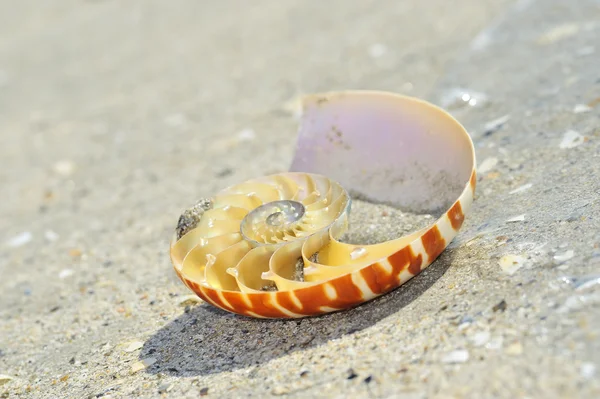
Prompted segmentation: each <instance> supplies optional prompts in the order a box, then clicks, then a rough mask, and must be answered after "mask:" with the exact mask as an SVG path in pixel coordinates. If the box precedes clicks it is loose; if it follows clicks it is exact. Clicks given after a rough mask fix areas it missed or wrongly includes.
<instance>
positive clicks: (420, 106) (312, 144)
mask: <svg viewBox="0 0 600 399" xmlns="http://www.w3.org/2000/svg"><path fill="white" fill-rule="evenodd" d="M475 181H476V175H475V152H474V148H473V143H472V141H471V139H470V137H469V135H468V134H467V132H466V131H465V129H464V128H463V127H462V126H461V125H460V123H458V122H457V121H456V120H455V119H454V118H452V117H451V116H450V115H449V114H448V113H446V112H445V111H443V110H441V109H439V108H438V107H436V106H434V105H432V104H429V103H427V102H424V101H421V100H418V99H415V98H411V97H405V96H400V95H396V94H392V93H385V92H373V91H348V92H337V93H326V94H322V95H313V96H309V97H306V98H305V99H304V103H303V115H302V120H301V125H300V132H299V136H298V141H297V149H296V153H295V155H294V159H293V162H292V166H291V168H290V171H289V172H286V173H280V174H274V175H269V176H263V177H258V178H255V179H252V180H249V181H246V182H241V183H239V184H235V185H233V186H231V187H228V188H225V189H223V190H222V191H220V192H217V193H216V194H214V195H213V196H211V197H208V198H205V199H203V200H200V201H199V202H198V203H197V204H196V205H195V206H194V207H192V208H190V209H188V210H187V211H186V212H185V213H184V214H183V215H182V216H181V217H180V219H179V223H178V225H177V229H176V233H175V236H174V238H173V240H172V243H171V259H172V262H173V265H174V268H175V271H176V273H177V275H178V276H179V277H180V279H181V280H182V281H183V283H184V284H185V285H186V286H187V287H188V288H190V289H191V290H192V291H193V292H195V293H196V294H197V295H198V296H199V297H201V298H202V299H203V300H204V301H206V302H208V303H209V304H212V305H214V306H217V307H219V308H221V309H224V310H226V311H229V312H233V313H237V314H241V315H245V316H251V317H259V318H299V317H306V316H314V315H319V314H324V313H329V312H333V311H339V310H342V309H347V308H350V307H354V306H357V305H359V304H361V303H364V302H366V301H368V300H371V299H373V298H375V297H377V296H380V295H382V294H385V293H387V292H389V291H391V290H393V289H395V288H397V287H398V286H400V285H401V284H403V283H404V282H406V281H408V280H409V279H411V278H412V277H413V276H415V275H417V274H419V273H420V272H421V271H422V270H423V269H425V268H426V267H427V266H429V265H430V264H431V263H432V262H433V261H434V260H435V259H436V258H437V257H438V256H439V255H440V254H441V252H442V251H443V250H444V249H445V248H446V247H447V245H448V244H449V243H450V242H451V240H452V239H453V238H454V237H455V236H456V234H457V233H458V231H459V229H460V228H461V226H462V224H463V221H464V218H465V215H466V214H467V213H468V211H469V210H470V208H471V204H472V202H473V197H474V193H475ZM353 198H361V199H364V200H367V201H370V202H374V203H381V204H387V205H392V206H394V207H397V208H399V209H403V210H408V211H411V212H431V213H435V214H437V215H441V216H439V217H438V218H437V220H436V219H431V223H430V224H429V225H428V226H426V227H425V228H422V229H420V230H417V231H414V232H411V233H409V234H407V235H405V236H402V237H398V238H396V239H392V240H389V241H386V242H381V243H376V244H369V245H355V244H354V243H352V244H351V243H348V242H344V241H342V240H340V237H341V236H342V235H343V234H344V232H345V231H346V230H347V229H348V226H349V223H352V215H351V207H352V200H353ZM401 222H402V221H401V220H399V221H398V223H401Z"/></svg>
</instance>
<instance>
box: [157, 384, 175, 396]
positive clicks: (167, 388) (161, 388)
mask: <svg viewBox="0 0 600 399" xmlns="http://www.w3.org/2000/svg"><path fill="white" fill-rule="evenodd" d="M174 386H175V385H174V384H173V383H171V382H163V383H162V384H160V386H159V387H158V393H166V392H169V391H170V390H171V389H173V387H174Z"/></svg>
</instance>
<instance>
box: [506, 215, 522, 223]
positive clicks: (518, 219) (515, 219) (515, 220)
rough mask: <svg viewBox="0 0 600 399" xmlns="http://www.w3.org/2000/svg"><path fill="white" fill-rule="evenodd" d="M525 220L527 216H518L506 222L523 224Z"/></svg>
mask: <svg viewBox="0 0 600 399" xmlns="http://www.w3.org/2000/svg"><path fill="white" fill-rule="evenodd" d="M524 220H525V215H524V214H523V215H518V216H513V217H511V218H510V219H507V220H506V221H507V222H508V223H515V222H522V221H524Z"/></svg>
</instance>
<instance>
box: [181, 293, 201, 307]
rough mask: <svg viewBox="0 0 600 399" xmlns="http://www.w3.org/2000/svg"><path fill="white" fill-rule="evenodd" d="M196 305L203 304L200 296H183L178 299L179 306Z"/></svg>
mask: <svg viewBox="0 0 600 399" xmlns="http://www.w3.org/2000/svg"><path fill="white" fill-rule="evenodd" d="M194 303H202V299H200V297H198V295H194V294H192V295H183V296H181V297H178V301H177V304H178V305H180V306H187V305H191V304H194Z"/></svg>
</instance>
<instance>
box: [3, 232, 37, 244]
mask: <svg viewBox="0 0 600 399" xmlns="http://www.w3.org/2000/svg"><path fill="white" fill-rule="evenodd" d="M32 239H33V235H32V234H31V233H30V232H29V231H24V232H23V233H21V234H19V235H17V236H15V237H13V238H11V239H10V240H8V241H7V242H6V245H8V246H9V247H13V248H17V247H21V246H23V245H25V244H27V243H28V242H29V241H31V240H32Z"/></svg>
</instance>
